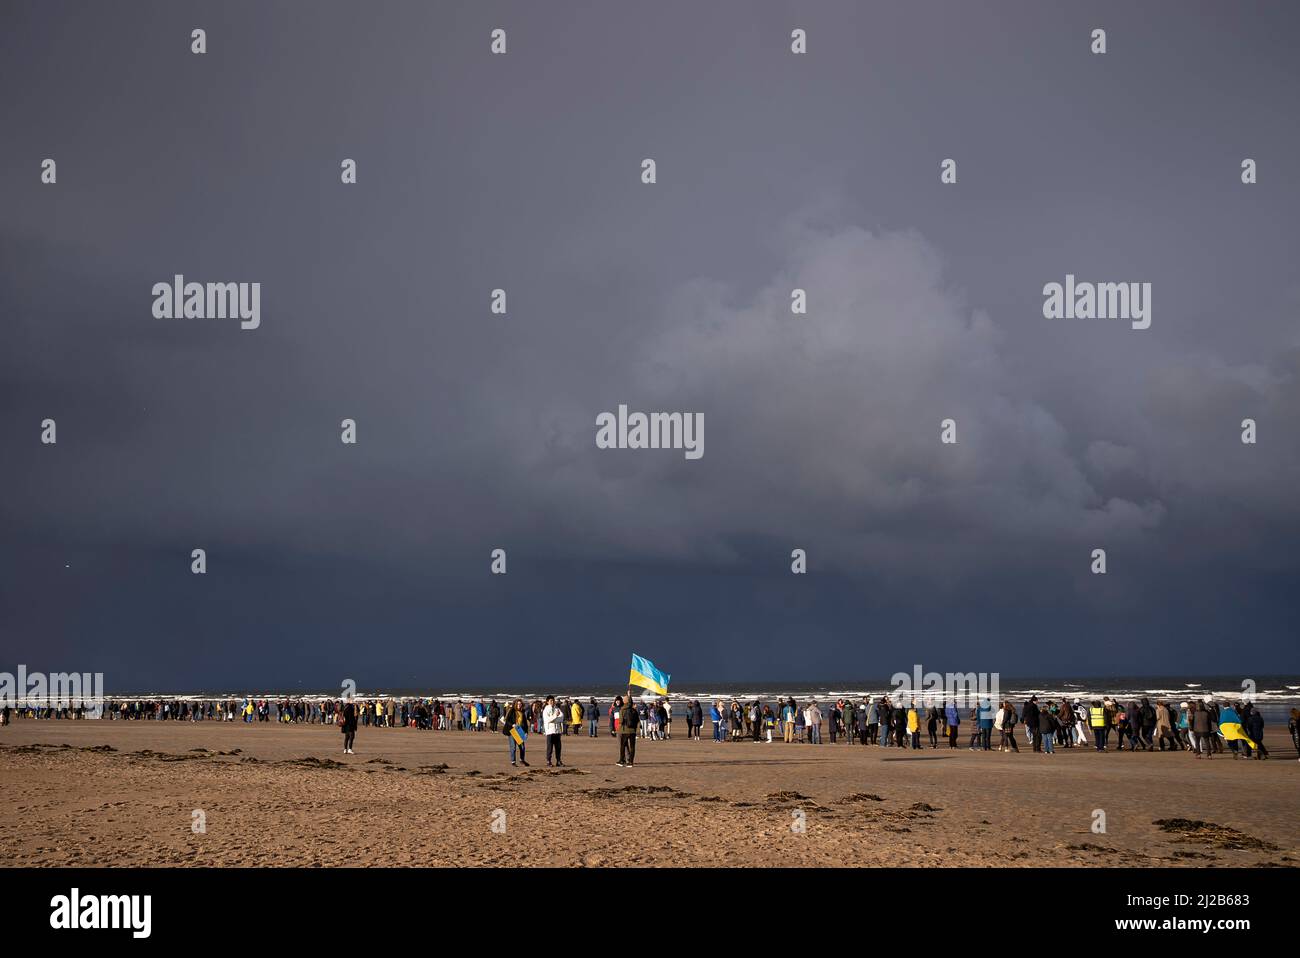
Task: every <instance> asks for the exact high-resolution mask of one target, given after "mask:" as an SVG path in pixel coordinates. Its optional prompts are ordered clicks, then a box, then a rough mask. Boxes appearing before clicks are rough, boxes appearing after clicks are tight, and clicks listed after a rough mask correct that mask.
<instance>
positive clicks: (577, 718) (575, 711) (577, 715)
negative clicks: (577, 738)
mask: <svg viewBox="0 0 1300 958" xmlns="http://www.w3.org/2000/svg"><path fill="white" fill-rule="evenodd" d="M569 724H570V725H572V726H573V734H574V735H577V734H578V729H580V728H581V727H582V703H581V702H579V701H578V700H577V699H574V700H573V701H572V702H570V703H569Z"/></svg>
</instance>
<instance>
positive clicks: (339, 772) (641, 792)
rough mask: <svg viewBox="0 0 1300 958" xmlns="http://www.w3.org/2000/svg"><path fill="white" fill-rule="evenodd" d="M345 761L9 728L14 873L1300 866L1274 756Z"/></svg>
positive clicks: (298, 734) (1295, 828)
mask: <svg viewBox="0 0 1300 958" xmlns="http://www.w3.org/2000/svg"><path fill="white" fill-rule="evenodd" d="M706 734H707V730H706ZM341 740H342V736H341V735H340V734H339V732H338V731H337V730H336V729H335V728H334V727H332V726H323V727H322V726H283V725H272V724H254V725H244V724H242V723H237V724H235V723H226V724H221V723H217V722H198V723H184V722H108V721H83V722H73V721H42V722H37V721H33V720H30V719H27V720H16V721H14V722H13V723H12V724H11V725H9V726H8V727H7V728H4V729H0V855H2V856H3V861H4V862H5V863H6V864H8V865H41V866H60V865H81V866H85V865H91V866H100V865H103V866H116V865H164V866H174V865H204V866H225V865H271V866H275V865H323V866H329V865H360V866H393V865H505V864H509V865H612V864H638V865H687V866H689V865H730V866H740V865H791V866H802V865H845V866H847V865H873V864H882V865H911V866H927V865H1011V866H1025V865H1068V864H1077V863H1087V864H1090V865H1103V866H1131V865H1175V866H1178V865H1182V866H1198V865H1222V866H1258V865H1282V866H1285V867H1295V866H1296V864H1297V863H1300V814H1297V812H1298V810H1300V803H1298V801H1297V795H1298V794H1300V790H1298V788H1297V786H1298V785H1300V763H1298V762H1296V760H1295V754H1294V751H1293V750H1292V749H1290V748H1283V747H1282V743H1281V741H1280V740H1279V741H1277V742H1276V743H1275V745H1276V748H1275V752H1274V754H1275V756H1276V757H1275V758H1274V759H1272V760H1270V761H1264V762H1258V761H1250V762H1247V761H1244V760H1242V761H1233V760H1232V759H1231V757H1229V756H1226V755H1225V756H1222V757H1216V758H1215V759H1213V760H1212V761H1208V762H1207V761H1203V760H1202V761H1197V760H1194V759H1193V758H1192V757H1191V756H1190V755H1187V754H1174V753H1169V754H1161V753H1139V754H1136V755H1134V754H1129V753H1119V754H1116V753H1114V752H1109V753H1107V754H1104V755H1098V754H1096V753H1094V752H1093V751H1091V750H1084V749H1073V750H1063V751H1058V753H1057V754H1056V755H1055V756H1047V755H1036V754H1033V753H1031V752H1029V751H1028V750H1027V749H1026V750H1024V751H1022V752H1021V753H1020V754H1018V755H1016V754H1009V753H1008V754H1000V753H998V752H992V753H973V752H970V751H968V750H967V749H965V748H961V749H958V750H955V751H949V750H948V749H947V748H941V749H939V750H931V749H929V748H928V747H927V748H926V749H924V750H921V751H916V752H913V751H904V750H898V749H880V748H874V747H863V746H860V745H845V744H842V743H841V744H836V745H830V744H829V743H827V744H823V745H820V746H812V745H799V744H793V745H787V744H784V743H780V742H777V743H773V744H771V745H768V744H765V743H762V744H754V743H752V742H743V743H735V744H733V743H725V744H720V745H719V744H714V743H713V742H711V741H709V740H708V739H707V738H706V739H705V740H703V741H700V742H688V741H686V740H684V739H680V738H678V739H674V740H672V741H668V742H647V741H644V740H642V741H640V742H638V748H637V760H638V761H637V766H636V768H633V769H623V768H618V767H616V766H615V764H614V763H615V762H616V760H617V758H618V748H617V745H616V743H615V740H614V739H613V738H611V737H610V736H609V735H608V734H607V733H602V734H601V736H600V737H599V738H597V739H591V738H588V737H586V736H585V735H583V736H577V737H575V736H568V737H566V738H565V740H564V758H565V764H566V767H565V768H563V769H548V768H546V766H545V761H544V743H543V740H542V738H541V736H533V737H532V738H530V747H529V760H530V762H531V763H532V767H531V768H529V769H524V768H511V767H510V764H509V760H508V758H507V755H506V743H505V739H504V737H503V736H501V735H500V734H499V733H492V732H483V733H475V732H421V731H415V730H412V729H368V728H362V729H361V730H360V731H359V733H358V735H357V749H356V754H355V755H344V754H342V742H341ZM105 746H107V748H105ZM110 749H111V750H110ZM196 809H197V810H199V811H201V812H202V813H203V817H204V822H205V827H206V831H205V832H203V833H196V832H195V831H193V829H192V822H193V821H194V814H193V813H194V811H195V810H196ZM1096 809H1100V810H1102V811H1104V813H1105V816H1106V832H1105V833H1104V834H1097V833H1094V832H1093V830H1092V824H1093V821H1094V810H1096ZM503 816H504V817H503ZM800 816H802V818H801V817H800ZM800 821H802V822H803V824H804V826H805V827H804V829H803V830H802V831H800V830H798V828H797V827H792V826H797V825H798V823H799V822H800ZM1157 821H1164V822H1165V824H1164V825H1163V826H1162V825H1158V824H1156V822H1157ZM1198 822H1200V823H1206V824H1205V825H1204V826H1199V825H1196V824H1195V823H1198ZM1189 823H1190V824H1189ZM494 824H495V825H496V827H497V828H498V829H501V826H502V824H504V830H496V831H494Z"/></svg>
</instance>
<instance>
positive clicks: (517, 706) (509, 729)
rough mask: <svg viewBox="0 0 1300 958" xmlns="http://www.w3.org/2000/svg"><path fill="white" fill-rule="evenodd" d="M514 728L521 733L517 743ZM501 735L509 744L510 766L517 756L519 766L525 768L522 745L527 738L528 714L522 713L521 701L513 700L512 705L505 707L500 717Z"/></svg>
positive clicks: (525, 762) (526, 764)
mask: <svg viewBox="0 0 1300 958" xmlns="http://www.w3.org/2000/svg"><path fill="white" fill-rule="evenodd" d="M516 726H518V727H519V731H520V732H521V733H522V734H521V736H520V739H519V741H516V740H515V736H514V734H513V732H514V729H515V727H516ZM501 733H502V734H503V735H505V737H506V739H507V740H508V741H509V743H510V764H511V765H514V764H515V755H516V754H518V756H519V764H520V765H523V766H524V767H525V768H527V767H528V762H527V761H525V760H524V745H525V744H526V740H527V738H528V713H527V712H525V711H524V700H523V699H515V701H514V704H513V705H507V706H506V710H505V714H504V715H502V716H501Z"/></svg>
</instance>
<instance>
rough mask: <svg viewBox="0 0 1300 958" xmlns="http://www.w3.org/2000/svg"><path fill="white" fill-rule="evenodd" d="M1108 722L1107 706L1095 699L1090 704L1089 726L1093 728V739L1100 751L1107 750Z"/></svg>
mask: <svg viewBox="0 0 1300 958" xmlns="http://www.w3.org/2000/svg"><path fill="white" fill-rule="evenodd" d="M1107 724H1108V722H1107V715H1106V707H1105V706H1104V705H1102V704H1101V703H1100V702H1098V701H1097V700H1096V699H1093V702H1092V704H1091V705H1090V706H1088V727H1089V728H1091V729H1092V740H1093V742H1094V743H1095V744H1096V746H1097V751H1099V752H1104V751H1106V732H1107V728H1106V726H1107Z"/></svg>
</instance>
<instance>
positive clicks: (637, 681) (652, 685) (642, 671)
mask: <svg viewBox="0 0 1300 958" xmlns="http://www.w3.org/2000/svg"><path fill="white" fill-rule="evenodd" d="M670 678H671V676H670V675H669V674H668V673H667V672H660V671H659V670H658V669H657V668H655V664H654V663H653V662H651V661H650V660H649V659H643V658H642V657H641V656H639V655H637V654H636V653H635V652H633V653H632V674H631V675H630V676H628V679H627V684H628V685H635V686H637V687H638V688H643V689H649V690H650V691H651V692H653V693H654V694H655V695H667V694H668V680H669V679H670Z"/></svg>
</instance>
